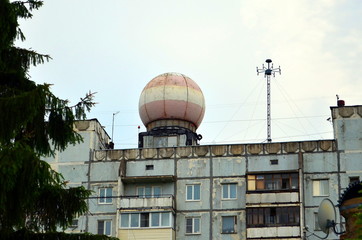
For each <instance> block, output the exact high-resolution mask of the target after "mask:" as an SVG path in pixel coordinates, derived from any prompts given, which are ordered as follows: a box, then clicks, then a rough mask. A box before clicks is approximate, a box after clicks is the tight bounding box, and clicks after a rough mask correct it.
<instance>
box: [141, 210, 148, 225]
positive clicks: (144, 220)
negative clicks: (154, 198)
mask: <svg viewBox="0 0 362 240" xmlns="http://www.w3.org/2000/svg"><path fill="white" fill-rule="evenodd" d="M149 224H150V221H149V213H141V227H149Z"/></svg>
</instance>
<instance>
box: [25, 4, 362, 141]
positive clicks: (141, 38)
mask: <svg viewBox="0 0 362 240" xmlns="http://www.w3.org/2000/svg"><path fill="white" fill-rule="evenodd" d="M361 16H362V1H360V0H343V1H342V0H333V1H332V0H319V1H315V0H299V1H296V0H294V1H290V0H273V1H271V0H269V1H266V0H263V1H262V0H224V1H222V0H104V1H95V0H72V1H70V0H48V1H46V0H45V4H44V6H43V7H42V8H40V9H39V10H38V11H35V12H34V17H33V19H30V20H26V21H22V22H21V28H22V30H23V32H24V33H25V35H26V37H27V40H26V42H25V43H21V44H20V46H25V47H28V48H30V47H31V48H32V49H34V50H36V51H38V52H39V53H45V54H49V55H51V57H52V58H53V60H51V61H50V62H49V63H46V64H44V65H41V66H38V67H35V68H32V69H31V71H30V75H31V77H32V80H34V81H36V82H37V83H44V82H46V83H51V84H54V86H53V87H52V90H53V92H54V93H55V94H56V95H57V96H59V97H61V98H64V99H69V100H70V101H71V102H72V103H76V102H77V101H78V99H79V98H80V97H83V96H84V95H85V93H86V92H88V91H89V90H91V91H92V92H97V94H96V102H98V104H97V106H96V107H94V108H93V110H92V111H91V113H89V114H88V117H89V118H97V119H98V120H99V121H100V122H101V124H102V125H104V126H105V127H106V130H107V132H108V134H109V135H111V131H112V114H113V113H115V112H117V111H120V113H119V114H117V115H116V116H115V131H114V139H115V145H116V146H115V147H116V148H136V147H137V135H138V129H137V126H138V125H140V126H141V131H145V127H144V126H143V125H142V122H141V119H140V117H139V114H138V100H139V96H140V94H141V91H142V89H143V87H144V86H145V85H146V84H147V83H148V82H149V81H150V80H151V79H152V78H154V77H155V76H157V75H159V74H161V73H165V72H179V73H183V74H185V75H187V76H189V77H191V78H192V79H193V80H194V81H195V82H196V83H198V85H199V86H200V87H201V89H202V90H203V93H204V96H205V101H206V113H205V117H204V120H203V123H202V124H201V126H200V128H199V129H198V131H197V132H198V133H200V134H202V135H203V139H202V141H201V144H211V143H212V144H215V143H216V144H226V143H230V144H231V143H248V142H252V143H254V142H263V141H265V139H266V138H267V135H266V80H265V79H264V77H263V75H259V76H257V74H256V67H261V66H262V64H263V63H264V62H265V60H266V59H267V58H271V59H272V60H273V62H274V64H275V65H274V67H278V66H279V65H280V66H281V69H282V74H281V75H277V76H276V77H275V78H274V79H272V80H271V98H272V105H271V109H272V111H271V113H272V139H273V141H274V142H284V141H297V140H298V141H299V140H314V139H332V138H333V129H332V125H331V123H330V122H328V121H327V120H326V119H327V118H328V117H329V116H330V109H329V107H330V106H335V105H336V94H339V95H340V98H341V99H343V100H345V101H346V105H358V104H362V91H361V89H362V81H361V76H362V67H360V65H361V61H360V60H361V59H360V58H361V56H362V42H361V41H362V27H361V26H362V24H361V20H360V19H361Z"/></svg>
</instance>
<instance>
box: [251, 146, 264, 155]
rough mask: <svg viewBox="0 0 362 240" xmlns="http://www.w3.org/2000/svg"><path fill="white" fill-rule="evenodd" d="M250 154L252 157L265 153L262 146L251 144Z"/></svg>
mask: <svg viewBox="0 0 362 240" xmlns="http://www.w3.org/2000/svg"><path fill="white" fill-rule="evenodd" d="M247 149H248V152H249V153H250V154H252V155H257V154H261V153H262V151H263V145H262V144H249V145H247Z"/></svg>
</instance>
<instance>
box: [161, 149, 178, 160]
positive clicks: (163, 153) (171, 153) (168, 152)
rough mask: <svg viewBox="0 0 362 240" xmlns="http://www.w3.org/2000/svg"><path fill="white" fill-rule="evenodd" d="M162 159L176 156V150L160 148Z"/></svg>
mask: <svg viewBox="0 0 362 240" xmlns="http://www.w3.org/2000/svg"><path fill="white" fill-rule="evenodd" d="M159 153H160V157H161V158H172V157H173V156H174V154H175V149H174V148H160V150H159Z"/></svg>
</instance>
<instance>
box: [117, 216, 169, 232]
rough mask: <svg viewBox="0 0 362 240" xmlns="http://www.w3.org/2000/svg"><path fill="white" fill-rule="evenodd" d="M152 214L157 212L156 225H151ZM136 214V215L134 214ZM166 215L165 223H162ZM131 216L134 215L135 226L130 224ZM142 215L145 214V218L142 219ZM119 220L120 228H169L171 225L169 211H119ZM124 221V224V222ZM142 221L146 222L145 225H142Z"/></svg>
mask: <svg viewBox="0 0 362 240" xmlns="http://www.w3.org/2000/svg"><path fill="white" fill-rule="evenodd" d="M153 214H158V225H157V226H155V225H153V224H154V223H153ZM136 215H137V216H136ZM166 215H167V222H168V223H167V225H166V224H164V220H165V219H166V217H165V216H166ZM132 216H135V217H136V218H135V219H137V221H136V222H137V226H132ZM142 216H144V217H145V216H147V219H146V218H144V219H143V220H144V221H142ZM120 219H121V221H120V223H119V228H121V229H137V228H142V229H143V228H146V229H148V228H169V227H171V225H172V217H171V212H137V213H121V217H120ZM125 221H126V224H124V223H125ZM142 222H144V223H146V222H147V226H145V225H144V226H142Z"/></svg>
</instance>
